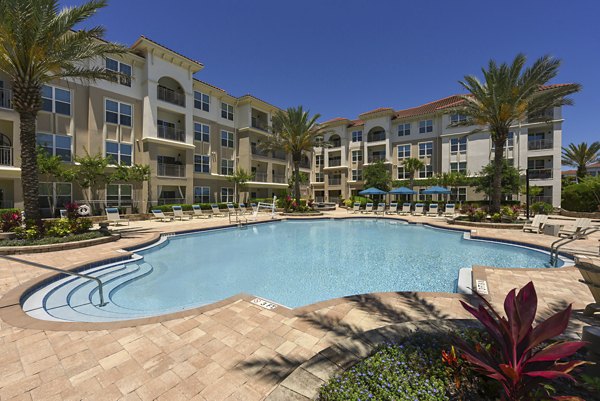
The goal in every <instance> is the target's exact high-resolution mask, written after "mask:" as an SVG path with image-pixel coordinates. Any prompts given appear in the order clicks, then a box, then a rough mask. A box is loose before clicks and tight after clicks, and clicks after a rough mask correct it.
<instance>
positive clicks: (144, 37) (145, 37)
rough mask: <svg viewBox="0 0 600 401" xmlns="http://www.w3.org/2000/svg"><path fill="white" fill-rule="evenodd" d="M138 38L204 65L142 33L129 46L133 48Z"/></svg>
mask: <svg viewBox="0 0 600 401" xmlns="http://www.w3.org/2000/svg"><path fill="white" fill-rule="evenodd" d="M140 39H146V40H147V41H148V42H151V43H154V44H155V45H157V46H160V47H162V48H164V49H166V50H168V51H170V52H173V53H175V54H177V55H178V56H180V57H183V58H184V59H186V60H189V61H191V62H192V63H195V64H200V65H201V66H202V67H204V64H202V63H201V62H199V61H197V60H194V59H191V58H189V57H188V56H184V55H183V54H181V53H179V52H176V51H175V50H173V49H170V48H168V47H167V46H165V45H162V44H160V43H158V42H157V41H155V40H152V39H150V38H149V37H147V36H144V35H141V36H140V37H139V38H138V40H136V42H135V43H134V44H133V45H132V46H131V48H134V47H135V46H136V45H137V44H138V42H139V41H140Z"/></svg>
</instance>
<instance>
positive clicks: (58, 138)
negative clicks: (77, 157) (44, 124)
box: [37, 134, 71, 162]
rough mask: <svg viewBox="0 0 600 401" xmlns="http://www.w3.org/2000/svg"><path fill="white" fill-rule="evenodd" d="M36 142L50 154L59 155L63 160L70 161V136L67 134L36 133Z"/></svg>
mask: <svg viewBox="0 0 600 401" xmlns="http://www.w3.org/2000/svg"><path fill="white" fill-rule="evenodd" d="M37 144H38V145H39V146H41V147H42V148H44V150H45V151H46V152H47V153H48V155H50V156H59V157H60V158H61V159H62V160H63V161H65V162H70V161H71V137H70V136H67V135H54V134H37Z"/></svg>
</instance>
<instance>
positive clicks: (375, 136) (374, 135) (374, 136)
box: [367, 131, 385, 142]
mask: <svg viewBox="0 0 600 401" xmlns="http://www.w3.org/2000/svg"><path fill="white" fill-rule="evenodd" d="M378 141H385V131H378V132H370V133H369V134H368V135H367V142H378Z"/></svg>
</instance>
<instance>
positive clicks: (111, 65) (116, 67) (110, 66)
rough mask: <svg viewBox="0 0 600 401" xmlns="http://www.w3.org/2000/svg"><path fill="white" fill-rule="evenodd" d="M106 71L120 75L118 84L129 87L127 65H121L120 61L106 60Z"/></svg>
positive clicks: (129, 69)
mask: <svg viewBox="0 0 600 401" xmlns="http://www.w3.org/2000/svg"><path fill="white" fill-rule="evenodd" d="M106 69H107V70H110V71H114V72H119V73H121V76H120V77H119V82H120V84H121V85H125V86H131V66H130V65H129V64H125V63H121V62H120V61H117V60H113V59H112V58H107V59H106ZM115 82H116V81H115Z"/></svg>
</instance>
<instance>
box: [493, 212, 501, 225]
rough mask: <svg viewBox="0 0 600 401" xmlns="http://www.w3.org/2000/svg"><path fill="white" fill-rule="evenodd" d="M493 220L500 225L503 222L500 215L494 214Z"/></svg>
mask: <svg viewBox="0 0 600 401" xmlns="http://www.w3.org/2000/svg"><path fill="white" fill-rule="evenodd" d="M491 218H492V221H493V222H494V223H500V222H501V221H502V215H501V214H500V213H494V214H493V215H492V217H491Z"/></svg>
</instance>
